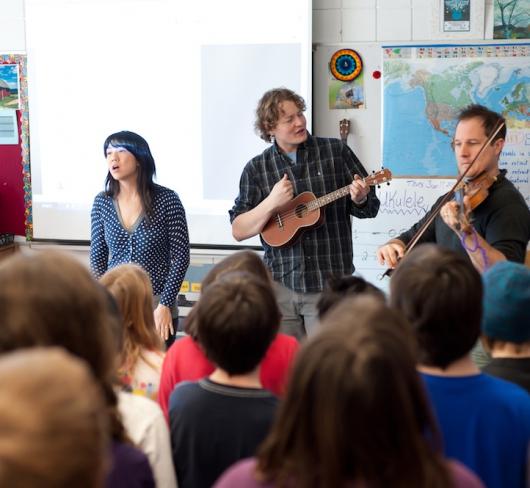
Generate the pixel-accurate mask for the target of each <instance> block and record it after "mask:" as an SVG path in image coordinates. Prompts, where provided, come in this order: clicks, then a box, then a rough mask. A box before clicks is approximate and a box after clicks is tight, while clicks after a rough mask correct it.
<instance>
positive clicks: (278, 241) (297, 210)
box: [261, 168, 392, 247]
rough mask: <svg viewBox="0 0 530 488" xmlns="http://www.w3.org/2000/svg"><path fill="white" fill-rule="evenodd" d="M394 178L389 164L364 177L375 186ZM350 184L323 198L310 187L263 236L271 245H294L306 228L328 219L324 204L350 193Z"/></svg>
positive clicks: (278, 214) (283, 209)
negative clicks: (310, 189)
mask: <svg viewBox="0 0 530 488" xmlns="http://www.w3.org/2000/svg"><path fill="white" fill-rule="evenodd" d="M391 179H392V173H391V172H390V170H389V169H386V168H385V169H382V170H380V171H378V172H377V173H373V174H371V175H370V176H367V177H366V178H364V179H363V181H364V182H365V183H366V184H368V185H370V186H374V185H379V184H381V183H385V182H386V183H388V182H389V181H390V180H391ZM349 187H350V185H346V186H344V187H342V188H339V189H338V190H335V191H333V192H331V193H328V194H327V195H324V196H322V197H320V198H317V197H316V196H315V195H314V194H313V193H312V192H310V191H305V192H303V193H300V195H297V196H296V197H295V198H293V199H292V200H291V201H289V202H287V203H286V204H285V205H283V206H282V207H280V208H279V209H278V211H277V212H276V213H275V214H274V215H273V216H272V217H271V218H270V219H269V221H268V222H267V223H266V224H265V227H263V230H262V231H261V238H262V239H263V240H264V241H265V242H266V243H267V244H268V245H269V246H271V247H287V246H291V245H292V244H294V243H295V242H296V240H297V239H298V238H299V237H300V236H301V235H302V233H303V232H304V231H306V230H309V229H311V228H313V227H318V226H319V225H321V224H323V223H324V216H325V214H324V212H321V211H320V208H321V207H323V206H324V205H327V204H328V203H331V202H334V201H335V200H338V199H339V198H341V197H344V196H346V195H349V194H350V188H349Z"/></svg>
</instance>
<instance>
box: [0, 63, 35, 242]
mask: <svg viewBox="0 0 530 488" xmlns="http://www.w3.org/2000/svg"><path fill="white" fill-rule="evenodd" d="M0 64H17V65H18V67H19V108H18V109H17V110H16V116H17V123H18V134H19V140H18V144H8V145H0V169H1V172H0V233H8V234H15V235H22V236H26V238H27V239H31V237H32V230H33V227H32V219H31V179H30V165H29V115H28V97H27V92H28V88H27V67H26V56H25V55H22V54H1V55H0Z"/></svg>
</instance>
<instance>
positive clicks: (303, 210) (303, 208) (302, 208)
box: [295, 205, 307, 219]
mask: <svg viewBox="0 0 530 488" xmlns="http://www.w3.org/2000/svg"><path fill="white" fill-rule="evenodd" d="M295 213H296V216H297V217H298V218H299V219H301V218H303V217H304V215H305V214H306V213H307V207H306V206H305V205H297V207H296V209H295Z"/></svg>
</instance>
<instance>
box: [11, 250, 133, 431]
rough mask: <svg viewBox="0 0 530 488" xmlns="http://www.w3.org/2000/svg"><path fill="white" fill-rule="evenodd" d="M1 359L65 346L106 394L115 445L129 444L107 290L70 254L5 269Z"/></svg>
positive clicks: (15, 261) (14, 262)
mask: <svg viewBox="0 0 530 488" xmlns="http://www.w3.org/2000/svg"><path fill="white" fill-rule="evenodd" d="M0 283H2V286H0V321H1V327H0V353H3V352H8V351H13V350H17V349H22V348H29V347H35V346H60V347H63V348H64V349H66V350H67V351H68V352H70V353H71V354H73V355H74V356H77V357H80V358H81V359H84V360H85V361H86V362H87V364H88V365H89V366H90V368H91V370H92V372H93V374H94V376H95V378H96V380H97V381H98V382H99V384H100V385H101V387H102V388H103V391H104V395H105V400H106V402H107V406H108V412H109V419H110V421H111V423H110V425H111V433H112V436H113V439H115V440H124V439H126V435H125V430H124V428H123V425H122V423H121V420H120V417H119V415H118V413H117V407H116V405H117V398H116V395H115V392H114V389H113V384H114V378H115V358H116V354H117V352H118V347H117V343H116V340H115V337H116V334H115V333H114V331H115V330H116V329H117V328H118V325H117V324H116V323H115V322H116V318H115V315H114V314H113V313H112V311H111V309H110V307H111V304H110V303H109V297H108V294H107V293H106V291H105V289H104V288H103V287H102V286H100V285H99V284H98V283H97V282H96V281H95V280H94V279H93V278H92V276H91V274H90V272H89V271H88V269H87V268H86V267H85V266H84V265H82V264H81V262H80V261H79V260H77V259H75V258H73V257H71V256H69V255H67V254H64V253H58V252H51V251H48V252H39V253H36V254H34V255H30V256H26V255H18V256H16V257H14V258H10V259H8V260H6V261H5V262H3V263H2V264H0Z"/></svg>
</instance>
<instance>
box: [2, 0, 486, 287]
mask: <svg viewBox="0 0 530 488" xmlns="http://www.w3.org/2000/svg"><path fill="white" fill-rule="evenodd" d="M440 5H441V1H440V0H313V52H314V56H313V133H314V134H316V135H320V136H333V137H338V136H339V125H338V124H339V121H340V120H341V119H343V118H347V119H349V120H350V121H351V125H352V127H351V132H350V135H349V138H348V144H349V145H350V146H351V147H352V148H353V149H354V150H355V152H356V154H357V155H358V157H359V158H360V160H361V161H362V162H363V164H364V165H365V167H366V168H367V169H368V170H375V169H378V168H379V167H380V132H381V130H380V129H381V123H380V118H381V110H380V106H381V105H380V103H381V89H380V88H381V87H380V83H381V80H380V79H379V80H376V79H375V78H374V77H373V76H371V75H372V73H373V72H374V71H377V70H381V68H382V66H381V64H380V63H381V60H380V46H381V45H382V44H404V43H416V44H429V43H441V42H446V43H458V42H459V41H467V42H473V41H479V42H480V41H482V42H484V40H487V39H491V38H492V37H493V35H492V34H493V33H492V27H490V24H491V23H492V22H491V16H492V15H493V0H486V1H485V2H480V1H477V0H475V1H474V2H472V5H474V6H475V7H474V8H476V9H478V12H479V13H480V15H475V16H473V15H472V19H473V18H480V19H481V20H482V23H481V24H480V25H476V21H474V22H475V24H472V30H473V32H472V33H471V34H469V33H456V34H447V33H445V34H440V32H439V29H438V26H439V22H440V18H439V12H440ZM475 13H476V12H475ZM24 35H25V34H24V1H23V0H2V12H1V14H0V53H1V52H23V51H24V50H25V39H24ZM343 47H348V48H353V49H359V51H360V52H362V53H363V54H364V58H363V62H364V72H365V90H366V93H365V95H366V104H367V110H330V109H329V107H328V105H327V103H328V93H327V91H328V79H329V73H328V63H329V59H330V55H331V54H332V53H333V52H334V51H335V50H337V49H340V48H343ZM0 180H1V174H0ZM0 183H1V181H0ZM446 185H447V183H445V182H444V181H439V182H437V183H436V184H434V183H432V182H431V183H428V182H426V183H425V184H423V183H422V184H421V185H418V183H417V182H415V181H411V180H404V181H401V182H399V183H397V182H396V184H395V186H394V187H392V188H393V189H392V193H388V192H387V193H385V190H383V192H382V193H381V194H380V198H382V201H383V199H384V201H385V202H386V203H385V204H389V205H394V204H396V202H403V205H406V204H407V202H409V201H414V202H417V201H419V200H421V199H422V198H423V194H421V192H427V193H428V194H429V195H430V197H432V195H433V191H435V190H433V188H435V187H437V188H438V190H437V191H440V192H442V191H443V190H444V188H445V187H446ZM0 188H1V186H0ZM413 210H414V211H420V210H422V209H420V208H419V207H418V208H414V209H413ZM409 217H410V219H412V221H415V220H417V217H418V215H415V214H413V213H411V214H409ZM405 221H406V219H400V222H399V225H398V226H396V228H394V227H391V226H390V225H389V226H387V227H388V229H387V228H386V227H385V228H384V232H375V231H374V228H372V227H373V226H372V224H371V222H373V221H371V222H362V223H360V224H359V223H357V228H356V229H354V245H355V249H356V251H355V252H356V256H355V259H354V261H355V264H356V266H357V268H358V269H359V270H361V272H363V271H365V272H366V273H368V276H369V277H373V276H375V275H376V274H377V273H379V271H377V270H376V266H375V263H374V249H375V246H376V245H377V244H378V242H379V241H385V240H386V239H387V238H388V237H391V235H387V234H389V233H393V232H399V231H400V230H401V226H402V225H404V224H405V223H407V222H405ZM0 226H1V212H0ZM375 230H376V231H377V229H375ZM379 234H380V235H379ZM374 236H375V237H374ZM368 241H369V242H368ZM86 251H87V248H85V249H83V248H81V249H79V248H78V249H76V252H77V253H80V254H83V253H84V254H85V261H86ZM205 255H206V257H205ZM212 256H213V257H214V258H213V259H217V257H216V252H212V253H210V254H208V253H205V252H204V251H201V255H200V257H199V258H198V261H197V262H201V263H202V262H204V260H205V259H206V261H208V260H210V258H211V257H212ZM193 262H194V261H193V258H192V263H193Z"/></svg>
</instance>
